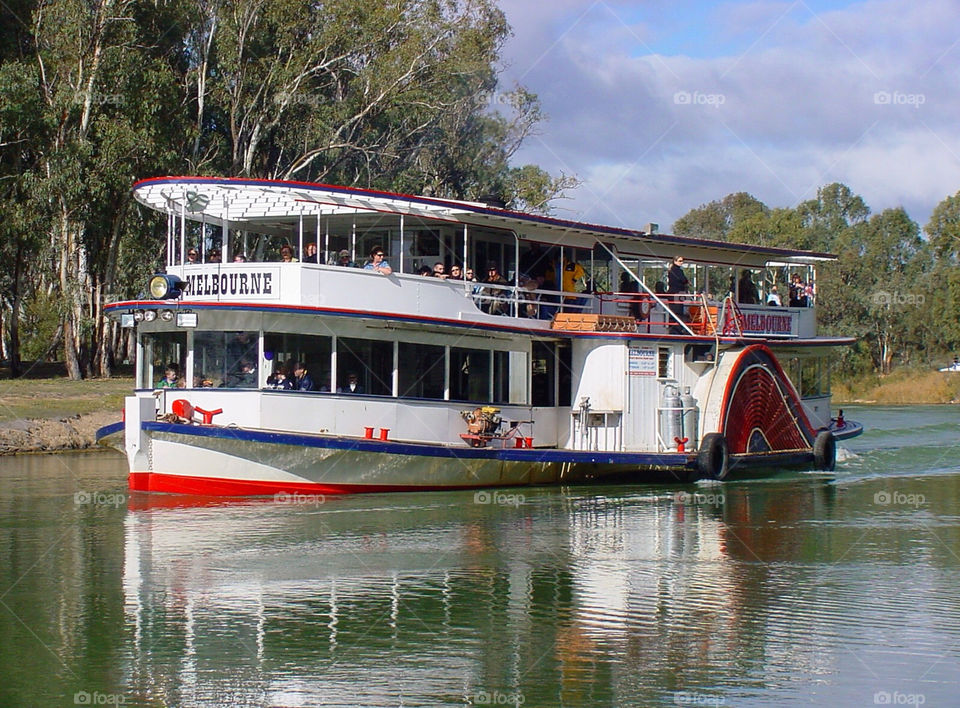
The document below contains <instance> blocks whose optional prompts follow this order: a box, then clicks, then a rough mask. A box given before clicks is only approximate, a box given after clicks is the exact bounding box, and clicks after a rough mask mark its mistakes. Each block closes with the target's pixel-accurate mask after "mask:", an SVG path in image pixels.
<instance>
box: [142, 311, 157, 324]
mask: <svg viewBox="0 0 960 708" xmlns="http://www.w3.org/2000/svg"><path fill="white" fill-rule="evenodd" d="M155 319H157V311H156V310H144V311H143V321H144V322H153V321H154V320H155Z"/></svg>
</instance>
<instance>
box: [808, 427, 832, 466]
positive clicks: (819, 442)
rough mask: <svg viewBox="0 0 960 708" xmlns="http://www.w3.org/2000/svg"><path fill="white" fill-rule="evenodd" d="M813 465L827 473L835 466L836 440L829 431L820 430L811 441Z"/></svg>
mask: <svg viewBox="0 0 960 708" xmlns="http://www.w3.org/2000/svg"><path fill="white" fill-rule="evenodd" d="M813 464H814V465H815V466H816V469H818V470H824V471H827V472H832V471H833V469H834V468H835V467H836V466H837V439H836V438H835V437H833V433H831V432H830V431H829V430H821V431H820V432H819V433H817V437H816V439H815V440H814V441H813Z"/></svg>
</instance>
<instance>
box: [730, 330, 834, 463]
mask: <svg viewBox="0 0 960 708" xmlns="http://www.w3.org/2000/svg"><path fill="white" fill-rule="evenodd" d="M724 401H725V405H724V408H723V414H722V419H721V421H720V429H721V430H722V431H723V434H724V436H725V437H726V439H727V444H728V446H729V448H730V453H731V454H739V453H746V452H780V451H786V450H804V449H807V450H808V449H810V447H811V445H812V444H813V439H814V437H815V435H816V433H815V431H813V429H812V428H811V427H810V424H809V422H808V421H807V418H806V415H805V414H804V413H803V408H802V405H801V403H800V401H799V400H798V399H797V396H796V392H795V391H794V389H793V387H792V386H791V385H790V384H789V382H788V381H787V380H786V379H785V376H784V374H783V371H782V370H781V369H780V366H779V365H778V364H777V362H776V359H774V357H773V355H772V354H771V353H770V350H769V349H767V348H766V347H765V346H763V345H754V346H751V347H748V348H747V349H745V350H744V351H743V353H742V354H741V355H740V359H739V360H738V361H737V364H736V367H735V370H734V375H733V376H731V378H730V381H729V382H728V384H727V390H726V392H725V394H724Z"/></svg>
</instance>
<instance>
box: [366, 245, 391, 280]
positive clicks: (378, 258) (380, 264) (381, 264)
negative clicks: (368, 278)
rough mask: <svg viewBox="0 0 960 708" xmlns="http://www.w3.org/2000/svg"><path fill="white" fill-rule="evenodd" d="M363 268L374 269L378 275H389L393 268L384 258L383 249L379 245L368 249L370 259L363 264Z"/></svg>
mask: <svg viewBox="0 0 960 708" xmlns="http://www.w3.org/2000/svg"><path fill="white" fill-rule="evenodd" d="M363 269H364V270H372V271H375V272H377V273H379V274H380V275H390V274H391V273H392V272H393V268H391V267H390V264H389V263H387V261H386V260H385V259H384V256H383V249H382V248H380V246H374V247H373V248H371V249H370V260H369V261H367V262H366V264H364V266H363Z"/></svg>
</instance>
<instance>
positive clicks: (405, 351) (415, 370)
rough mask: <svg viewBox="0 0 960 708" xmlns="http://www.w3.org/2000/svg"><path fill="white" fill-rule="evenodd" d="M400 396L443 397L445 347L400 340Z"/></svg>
mask: <svg viewBox="0 0 960 708" xmlns="http://www.w3.org/2000/svg"><path fill="white" fill-rule="evenodd" d="M398 362H399V363H398V367H397V368H398V369H399V381H400V396H401V397H413V398H443V362H444V353H443V347H441V346H436V345H433V344H411V343H409V342H400V344H399V356H398Z"/></svg>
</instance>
